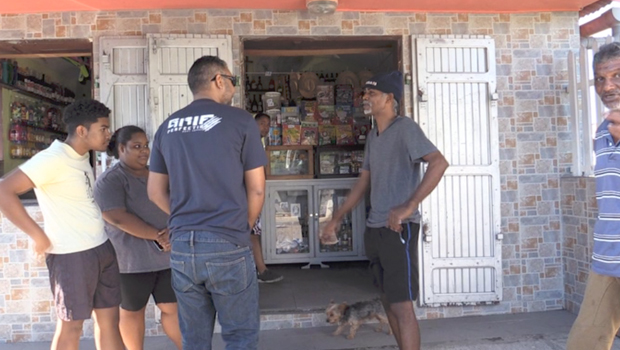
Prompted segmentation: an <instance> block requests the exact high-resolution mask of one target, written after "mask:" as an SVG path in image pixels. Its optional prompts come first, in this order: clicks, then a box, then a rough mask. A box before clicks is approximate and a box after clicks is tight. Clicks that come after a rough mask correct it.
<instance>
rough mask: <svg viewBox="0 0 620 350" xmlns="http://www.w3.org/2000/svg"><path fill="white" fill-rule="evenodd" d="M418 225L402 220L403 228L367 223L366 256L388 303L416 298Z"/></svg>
mask: <svg viewBox="0 0 620 350" xmlns="http://www.w3.org/2000/svg"><path fill="white" fill-rule="evenodd" d="M419 232H420V225H419V224H415V223H409V224H403V231H402V232H401V233H400V234H399V233H398V232H395V231H392V230H390V229H388V228H386V227H382V228H373V227H367V228H366V232H365V233H364V245H365V247H366V256H367V257H368V260H370V269H371V271H372V273H373V277H374V279H375V285H376V286H377V287H378V288H379V289H380V290H381V292H382V293H384V294H385V295H386V298H387V301H388V302H389V303H398V302H403V301H409V300H417V298H418V290H419V288H420V287H419V285H420V282H419V276H420V274H419V272H418V236H419Z"/></svg>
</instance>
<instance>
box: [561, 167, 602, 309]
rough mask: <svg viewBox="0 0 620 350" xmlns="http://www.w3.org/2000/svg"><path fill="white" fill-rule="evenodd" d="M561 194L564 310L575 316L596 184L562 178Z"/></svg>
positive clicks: (583, 279) (580, 296)
mask: <svg viewBox="0 0 620 350" xmlns="http://www.w3.org/2000/svg"><path fill="white" fill-rule="evenodd" d="M561 192H562V202H561V203H562V232H563V233H564V237H563V246H564V251H563V254H564V286H565V289H564V300H565V301H564V302H565V308H566V309H567V310H569V311H571V312H573V313H577V312H578V311H579V306H580V305H581V302H582V300H583V294H584V292H585V290H586V280H587V279H588V272H589V271H590V257H591V256H592V244H593V240H592V235H593V233H594V223H595V222H596V216H597V213H598V206H597V204H596V184H595V181H594V178H586V177H563V178H562V179H561Z"/></svg>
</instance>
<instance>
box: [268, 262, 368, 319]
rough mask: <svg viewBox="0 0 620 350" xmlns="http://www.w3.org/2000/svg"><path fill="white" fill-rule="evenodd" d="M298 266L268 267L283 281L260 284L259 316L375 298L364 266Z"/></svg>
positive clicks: (352, 264) (315, 309) (356, 264)
mask: <svg viewBox="0 0 620 350" xmlns="http://www.w3.org/2000/svg"><path fill="white" fill-rule="evenodd" d="M301 266H303V265H302V264H297V265H278V266H271V267H270V269H273V270H274V271H277V272H278V273H281V274H282V275H283V276H284V280H282V281H280V282H277V283H269V284H268V283H261V284H260V301H259V303H260V309H261V312H262V313H263V314H271V313H287V312H304V311H306V312H307V311H323V310H325V307H326V306H327V304H329V302H330V300H332V299H333V300H334V301H336V302H344V301H346V302H349V303H354V302H356V301H361V300H371V299H373V298H375V297H377V289H376V288H375V286H374V285H373V282H372V276H371V274H370V272H369V271H368V262H346V263H332V264H331V267H330V268H328V269H321V268H319V267H318V266H312V267H311V268H310V269H303V270H302V269H301V268H300V267H301Z"/></svg>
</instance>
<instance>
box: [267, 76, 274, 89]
mask: <svg viewBox="0 0 620 350" xmlns="http://www.w3.org/2000/svg"><path fill="white" fill-rule="evenodd" d="M267 88H268V89H269V91H275V89H276V82H275V81H274V80H273V77H272V78H271V80H269V86H268V87H267Z"/></svg>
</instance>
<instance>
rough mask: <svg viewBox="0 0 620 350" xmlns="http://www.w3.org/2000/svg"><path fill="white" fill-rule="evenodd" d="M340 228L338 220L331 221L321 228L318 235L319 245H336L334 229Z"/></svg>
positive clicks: (336, 239)
mask: <svg viewBox="0 0 620 350" xmlns="http://www.w3.org/2000/svg"><path fill="white" fill-rule="evenodd" d="M338 226H340V220H337V219H331V220H330V221H329V222H328V223H327V225H325V226H324V227H323V230H322V231H321V234H320V235H319V239H320V241H321V244H323V245H334V244H336V243H338V238H337V237H336V228H337V227H338Z"/></svg>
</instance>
